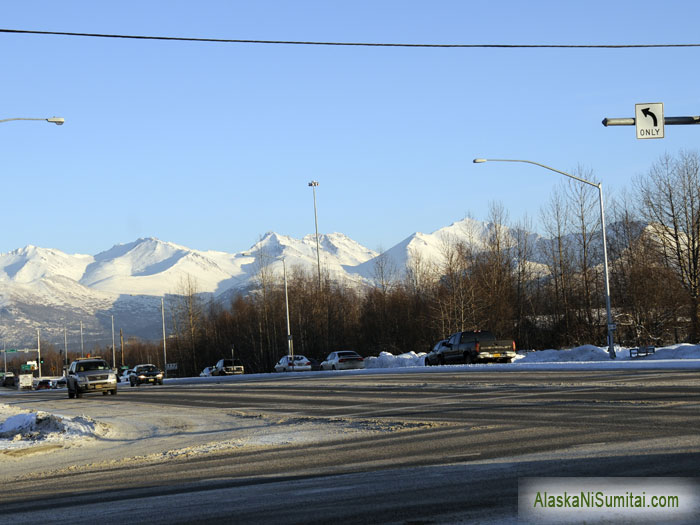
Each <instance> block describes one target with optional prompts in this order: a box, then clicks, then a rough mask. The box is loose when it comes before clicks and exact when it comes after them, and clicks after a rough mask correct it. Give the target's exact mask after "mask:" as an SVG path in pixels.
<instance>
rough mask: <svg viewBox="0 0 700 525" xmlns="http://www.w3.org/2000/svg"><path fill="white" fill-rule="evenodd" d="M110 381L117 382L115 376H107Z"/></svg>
mask: <svg viewBox="0 0 700 525" xmlns="http://www.w3.org/2000/svg"><path fill="white" fill-rule="evenodd" d="M107 379H109V380H110V381H116V380H117V374H109V376H108V377H107Z"/></svg>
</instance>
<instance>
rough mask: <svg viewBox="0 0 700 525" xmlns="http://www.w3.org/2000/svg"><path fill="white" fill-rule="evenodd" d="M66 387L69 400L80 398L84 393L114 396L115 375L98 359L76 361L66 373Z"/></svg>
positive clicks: (115, 390) (115, 391) (90, 358)
mask: <svg viewBox="0 0 700 525" xmlns="http://www.w3.org/2000/svg"><path fill="white" fill-rule="evenodd" d="M66 386H67V387H68V397H69V398H70V399H73V398H74V397H81V396H82V395H83V394H84V393H86V392H102V394H103V395H107V393H108V392H109V393H110V394H112V395H116V394H117V374H115V373H114V371H113V370H112V369H111V368H110V366H109V365H108V364H107V361H105V360H104V359H102V358H100V357H88V358H84V359H76V360H75V361H73V362H72V363H71V364H70V367H68V371H67V372H66Z"/></svg>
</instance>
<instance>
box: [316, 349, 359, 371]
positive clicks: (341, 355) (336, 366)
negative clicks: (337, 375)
mask: <svg viewBox="0 0 700 525" xmlns="http://www.w3.org/2000/svg"><path fill="white" fill-rule="evenodd" d="M364 367H365V359H364V358H363V357H362V356H361V355H360V354H358V353H357V352H353V351H352V350H341V351H340V352H331V353H330V354H328V357H326V360H325V361H324V362H323V363H321V370H351V369H356V368H364Z"/></svg>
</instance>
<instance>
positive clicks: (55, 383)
mask: <svg viewBox="0 0 700 525" xmlns="http://www.w3.org/2000/svg"><path fill="white" fill-rule="evenodd" d="M117 379H119V378H117ZM51 388H66V376H63V377H59V378H58V379H52V380H51Z"/></svg>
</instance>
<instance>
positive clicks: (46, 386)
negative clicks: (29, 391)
mask: <svg viewBox="0 0 700 525" xmlns="http://www.w3.org/2000/svg"><path fill="white" fill-rule="evenodd" d="M34 390H51V381H50V380H49V379H41V380H39V382H38V383H37V384H36V386H35V387H34Z"/></svg>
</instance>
